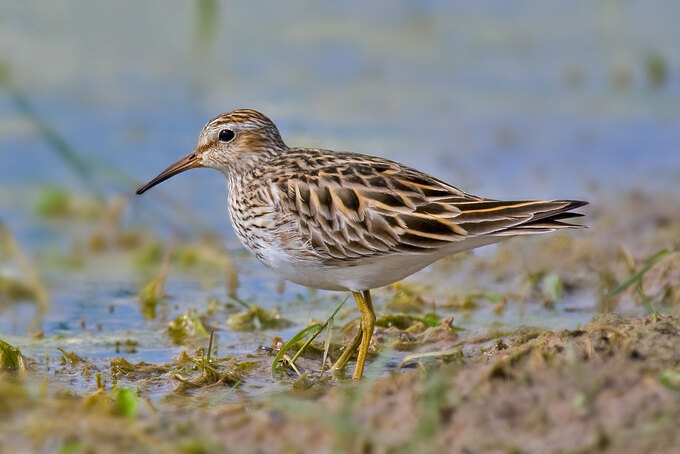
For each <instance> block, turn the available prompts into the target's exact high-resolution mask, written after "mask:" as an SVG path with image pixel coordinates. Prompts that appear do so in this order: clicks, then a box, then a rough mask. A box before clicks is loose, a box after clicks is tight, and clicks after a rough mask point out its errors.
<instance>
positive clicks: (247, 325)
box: [227, 304, 292, 331]
mask: <svg viewBox="0 0 680 454" xmlns="http://www.w3.org/2000/svg"><path fill="white" fill-rule="evenodd" d="M227 325H228V326H229V328H230V329H232V330H234V331H256V330H263V329H281V328H287V327H289V326H291V325H292V322H290V321H289V320H286V319H285V318H283V317H281V314H280V313H278V312H277V311H272V310H268V309H263V308H261V307H260V306H257V305H255V304H252V305H250V306H249V308H248V310H246V311H243V312H239V313H236V314H233V315H232V316H230V317H229V319H228V320H227Z"/></svg>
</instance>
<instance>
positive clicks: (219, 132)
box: [136, 109, 287, 195]
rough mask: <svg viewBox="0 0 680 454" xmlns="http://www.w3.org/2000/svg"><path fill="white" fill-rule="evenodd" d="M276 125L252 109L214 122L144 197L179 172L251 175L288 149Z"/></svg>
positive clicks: (233, 113)
mask: <svg viewBox="0 0 680 454" xmlns="http://www.w3.org/2000/svg"><path fill="white" fill-rule="evenodd" d="M286 148H287V147H286V144H285V143H284V142H283V140H282V139H281V135H280V134H279V130H278V129H277V128H276V125H274V123H273V122H272V121H271V120H270V119H269V118H267V117H266V116H265V115H263V114H261V113H260V112H257V111H255V110H250V109H238V110H232V111H231V112H227V113H224V114H221V115H218V116H216V117H215V118H213V119H212V120H210V121H209V122H208V123H207V124H206V125H205V126H204V127H203V130H202V131H201V134H200V135H199V137H198V143H197V145H196V148H194V150H193V151H192V152H191V153H189V154H188V155H187V156H185V157H184V158H182V159H180V160H179V161H177V162H175V163H174V164H172V165H171V166H170V167H168V168H167V169H165V170H164V171H163V172H161V173H160V174H158V176H157V177H156V178H154V179H153V180H151V181H149V182H148V183H147V184H145V185H144V186H142V187H140V188H139V189H138V190H137V192H136V193H137V194H138V195H139V194H142V193H144V192H145V191H147V190H149V189H151V188H152V187H154V186H156V185H157V184H159V183H162V182H163V181H165V180H167V179H168V178H171V177H173V176H175V175H177V174H178V173H181V172H184V171H185V170H189V169H193V168H196V167H209V168H212V169H217V170H219V171H221V172H222V173H224V174H225V175H227V176H231V175H233V174H235V173H240V172H247V171H248V170H250V169H252V168H254V167H256V166H257V165H258V163H260V162H262V161H264V160H267V159H270V158H272V157H273V156H276V155H277V154H279V153H281V152H282V151H284V150H285V149H286Z"/></svg>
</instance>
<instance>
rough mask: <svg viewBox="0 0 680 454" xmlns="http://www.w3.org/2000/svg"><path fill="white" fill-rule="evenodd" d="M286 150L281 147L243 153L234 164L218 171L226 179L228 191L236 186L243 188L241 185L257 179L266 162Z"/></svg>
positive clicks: (285, 147) (284, 147) (286, 148)
mask: <svg viewBox="0 0 680 454" xmlns="http://www.w3.org/2000/svg"><path fill="white" fill-rule="evenodd" d="M286 150H288V147H287V146H285V145H283V146H280V147H268V148H266V149H259V150H258V151H257V152H255V153H248V152H245V153H242V154H241V155H240V156H239V159H238V160H237V161H236V162H231V163H229V165H228V166H225V167H222V168H221V169H220V170H221V171H222V173H223V174H224V176H226V177H227V180H228V185H229V189H230V191H231V190H232V188H235V187H238V186H240V187H243V183H244V182H245V181H247V180H250V179H252V178H258V175H259V174H260V173H261V172H260V169H261V168H262V167H263V166H264V165H265V164H266V163H267V162H268V161H270V160H272V159H274V158H276V157H277V156H279V155H280V154H282V153H284V152H285V151H286Z"/></svg>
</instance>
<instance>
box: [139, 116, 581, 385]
mask: <svg viewBox="0 0 680 454" xmlns="http://www.w3.org/2000/svg"><path fill="white" fill-rule="evenodd" d="M197 167H207V168H211V169H216V170H219V171H220V172H222V174H223V175H224V176H225V177H226V180H227V189H228V212H229V217H230V219H231V224H232V226H233V229H234V232H235V234H236V236H237V237H238V239H239V240H240V241H241V243H242V244H243V245H244V247H245V248H246V249H247V250H248V251H250V252H251V253H252V254H253V255H255V257H257V258H258V259H259V260H260V261H261V262H263V263H264V264H265V265H266V266H267V267H269V268H271V269H272V270H274V271H275V272H276V273H277V274H279V275H280V276H281V277H283V278H284V279H286V280H289V281H292V282H294V283H297V284H301V285H303V286H308V287H314V288H317V289H323V290H334V291H345V292H351V293H352V295H353V296H354V299H355V301H356V304H357V307H358V309H359V312H360V314H361V316H360V322H359V329H358V331H357V333H356V335H354V337H353V338H352V340H351V341H350V342H349V343H348V344H347V346H346V348H345V349H344V350H343V352H342V354H341V355H340V357H339V358H338V359H337V360H336V361H335V363H334V364H333V366H332V369H333V370H342V369H344V368H345V366H346V365H347V363H348V361H349V360H350V359H351V357H352V356H353V355H354V353H355V351H357V358H356V364H355V368H354V372H353V375H352V377H353V378H354V379H360V378H361V377H362V376H363V372H364V366H365V363H366V357H367V354H368V350H369V343H370V341H371V337H372V335H373V330H374V327H375V320H376V316H375V311H374V309H373V303H372V301H371V294H370V291H371V290H372V289H376V288H379V287H383V286H386V285H389V284H392V283H394V282H397V281H399V280H401V279H404V278H405V277H407V276H410V275H411V274H413V273H415V272H417V271H419V270H421V269H423V268H424V267H426V266H428V265H430V264H432V263H433V262H435V261H437V260H439V259H441V258H443V257H446V256H449V255H452V254H456V253H458V252H462V251H467V250H471V249H474V248H478V247H480V246H484V245H488V244H492V243H497V242H499V241H503V240H506V239H509V238H513V237H519V236H525V235H534V234H539V233H546V232H552V231H555V230H562V229H575V228H581V227H583V226H582V225H578V224H571V223H569V222H565V219H568V218H573V217H578V216H583V215H582V214H580V213H575V212H573V211H572V210H574V209H576V208H579V207H581V206H584V205H587V203H588V202H585V201H580V200H513V201H503V200H495V199H490V198H484V197H479V196H476V195H473V194H470V193H467V192H465V191H463V190H461V189H458V188H457V187H455V186H453V185H451V184H448V183H446V182H444V181H442V180H439V179H437V178H435V177H433V176H431V175H428V174H427V173H424V172H421V171H419V170H416V169H414V168H411V167H409V166H406V165H404V164H401V163H399V162H396V161H393V160H389V159H386V158H382V157H377V156H371V155H366V154H360V153H352V152H344V151H343V152H340V151H331V150H326V149H321V148H296V147H289V146H287V145H286V143H285V142H284V141H283V139H282V138H281V134H280V133H279V130H278V128H277V127H276V125H275V124H274V123H273V122H272V120H270V119H269V118H268V117H267V116H265V115H264V114H262V113H260V112H258V111H255V110H252V109H238V110H233V111H230V112H227V113H223V114H221V115H218V116H216V117H215V118H213V119H212V120H210V121H209V122H208V123H207V124H206V125H205V126H204V127H203V130H202V131H201V133H200V135H199V137H198V142H197V145H196V147H195V148H194V150H193V151H192V152H191V153H189V154H188V155H186V156H185V157H184V158H182V159H180V160H179V161H177V162H175V163H174V164H172V165H171V166H170V167H168V168H167V169H165V170H164V171H162V172H161V173H160V174H159V175H158V176H156V177H155V178H153V179H152V180H151V181H149V182H148V183H147V184H145V185H144V186H142V187H140V188H139V189H138V190H137V191H136V194H137V195H139V194H142V193H144V192H146V191H147V190H149V189H150V188H152V187H154V186H156V185H157V184H159V183H161V182H163V181H165V180H167V179H168V178H171V177H172V176H174V175H177V174H179V173H181V172H184V171H186V170H189V169H193V168H197Z"/></svg>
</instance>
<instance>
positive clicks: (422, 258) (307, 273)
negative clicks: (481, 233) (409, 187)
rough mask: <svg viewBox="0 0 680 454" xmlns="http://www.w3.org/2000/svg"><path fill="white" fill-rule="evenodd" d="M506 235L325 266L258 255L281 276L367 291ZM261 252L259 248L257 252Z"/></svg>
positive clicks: (278, 254) (271, 253) (272, 251)
mask: <svg viewBox="0 0 680 454" xmlns="http://www.w3.org/2000/svg"><path fill="white" fill-rule="evenodd" d="M508 238H509V237H490V236H487V237H483V238H471V239H467V240H464V241H460V242H458V243H453V244H451V246H450V247H448V248H445V249H441V250H439V251H436V252H434V253H431V254H393V255H384V256H378V257H373V258H369V259H361V260H355V261H348V262H346V263H345V264H344V265H324V264H322V263H318V262H314V261H303V260H296V259H295V258H294V257H291V256H290V255H288V253H287V252H286V251H284V250H278V248H275V247H271V248H267V249H266V252H265V253H264V254H261V256H260V255H258V258H260V260H261V261H262V262H263V263H264V264H265V265H267V266H268V267H269V268H271V269H272V270H274V271H275V272H276V273H277V274H279V275H280V276H281V277H283V278H284V279H287V280H289V281H291V282H295V283H296V284H300V285H305V286H307V287H314V288H318V289H322V290H339V291H353V292H357V291H361V290H370V289H374V288H378V287H384V286H385V285H389V284H392V283H394V282H397V281H400V280H402V279H404V278H405V277H408V276H410V275H411V274H413V273H415V272H417V271H420V270H421V269H423V268H425V267H426V266H427V265H430V264H431V263H434V262H436V261H437V260H439V259H441V258H443V257H446V256H447V255H451V254H455V253H457V252H461V251H465V250H468V249H473V248H476V247H479V246H484V245H486V244H491V243H496V242H498V241H501V240H504V239H508ZM260 252H262V251H260Z"/></svg>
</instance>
